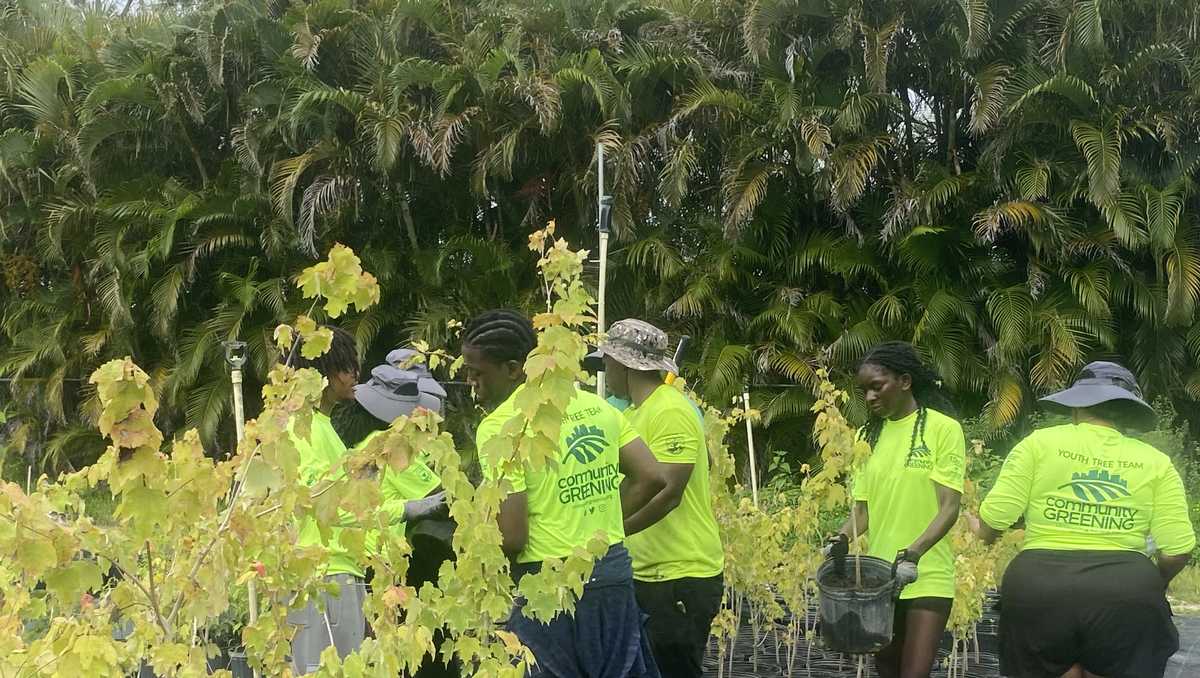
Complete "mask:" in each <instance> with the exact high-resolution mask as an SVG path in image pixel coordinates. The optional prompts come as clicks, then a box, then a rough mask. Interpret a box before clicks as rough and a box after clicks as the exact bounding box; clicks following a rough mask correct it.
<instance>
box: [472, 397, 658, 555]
mask: <svg viewBox="0 0 1200 678" xmlns="http://www.w3.org/2000/svg"><path fill="white" fill-rule="evenodd" d="M524 390H525V386H521V387H519V388H517V390H516V391H514V392H513V394H512V395H511V396H509V398H508V400H505V401H504V403H503V404H501V405H500V406H499V407H497V408H496V409H495V410H494V411H492V412H491V413H490V414H488V415H487V416H486V417H484V419H483V421H482V422H480V424H479V430H478V431H477V432H476V434H475V442H476V445H477V446H478V449H479V450H480V454H479V462H480V466H481V467H482V468H483V474H484V477H485V478H488V479H489V480H492V479H495V478H496V469H495V467H496V465H497V462H498V459H499V458H498V457H494V456H493V455H495V454H498V453H499V452H498V451H497V450H496V448H495V446H493V447H492V449H491V450H488V448H487V447H486V445H487V442H488V441H489V440H491V439H493V438H495V437H496V436H498V435H500V430H501V428H502V427H503V426H504V424H505V423H506V422H507V421H509V420H510V419H512V418H514V417H519V416H522V415H521V414H520V408H519V406H518V400H519V398H520V394H521V393H522V392H524ZM636 438H637V433H635V432H634V430H633V427H632V426H630V425H629V422H628V421H626V420H625V417H624V416H622V415H621V413H620V412H618V411H617V410H616V409H615V408H613V406H612V405H609V404H608V403H606V402H604V400H603V399H601V398H600V397H599V396H597V395H596V394H594V393H588V392H586V391H577V392H576V394H575V397H574V398H572V399H571V402H570V403H569V404H568V405H567V408H566V416H564V417H563V420H562V429H561V431H560V433H559V452H560V454H559V456H558V464H556V465H555V464H547V465H546V466H544V467H543V468H541V469H533V468H529V467H525V468H522V469H518V470H514V471H511V472H508V473H505V474H504V477H505V478H507V479H508V481H509V482H510V483H512V491H513V492H525V493H526V495H527V497H526V498H527V500H528V503H529V541H528V543H526V545H525V550H523V551H521V553H520V555H519V556H518V557H517V562H519V563H536V562H541V561H544V560H546V559H547V558H566V557H567V556H569V555H571V554H572V553H573V552H574V550H575V548H576V547H577V546H586V545H587V543H588V542H589V541H591V539H592V538H593V537H595V536H596V533H597V532H603V533H605V534H606V535H607V537H608V543H609V545H610V546H611V545H612V544H618V543H620V542H622V541H623V540H624V539H625V525H624V522H623V518H622V516H621V480H622V478H624V476H623V475H622V474H621V468H620V449H621V447H622V446H624V445H627V444H629V443H630V442H632V441H633V440H635V439H636Z"/></svg>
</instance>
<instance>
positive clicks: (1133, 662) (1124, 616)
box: [1000, 550, 1179, 678]
mask: <svg viewBox="0 0 1200 678" xmlns="http://www.w3.org/2000/svg"><path fill="white" fill-rule="evenodd" d="M1178 649H1179V633H1178V631H1177V630H1176V629H1175V624H1174V622H1172V621H1171V607H1170V605H1169V604H1168V603H1167V598H1166V590H1165V585H1164V583H1163V579H1162V575H1160V574H1159V572H1158V568H1157V567H1156V566H1155V565H1154V563H1152V562H1151V561H1150V559H1149V558H1147V557H1146V556H1144V555H1142V554H1140V553H1133V552H1129V551H1045V550H1032V551H1023V552H1021V553H1020V554H1019V555H1018V556H1017V557H1016V558H1015V559H1014V560H1013V562H1012V564H1011V565H1009V566H1008V571H1007V572H1005V573H1004V581H1003V583H1002V584H1001V587H1000V673H1001V674H1002V675H1005V676H1009V677H1010V678H1058V677H1059V676H1061V675H1062V674H1064V673H1066V672H1067V671H1068V670H1069V669H1070V668H1071V667H1072V666H1074V665H1075V664H1080V665H1082V666H1083V668H1084V669H1086V670H1088V671H1089V672H1091V673H1094V674H1096V675H1100V676H1104V677H1105V678H1161V676H1162V675H1163V673H1164V671H1165V670H1166V665H1167V659H1169V658H1170V657H1171V655H1173V654H1175V651H1176V650H1178Z"/></svg>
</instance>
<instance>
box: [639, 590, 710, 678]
mask: <svg viewBox="0 0 1200 678" xmlns="http://www.w3.org/2000/svg"><path fill="white" fill-rule="evenodd" d="M634 590H635V591H636V592H637V601H638V605H639V606H640V607H641V608H642V612H645V613H646V614H647V615H649V617H650V618H649V620H648V621H647V622H646V632H647V634H648V635H649V636H650V646H651V647H652V648H653V650H654V660H655V661H656V662H657V663H658V669H659V671H661V672H662V675H663V678H700V676H701V675H703V673H704V667H703V664H704V650H705V649H706V648H707V647H708V636H709V632H710V631H711V629H712V621H713V618H714V617H716V616H717V613H718V612H720V611H721V598H722V596H723V595H724V593H725V580H724V578H723V577H722V576H721V575H717V576H715V577H707V578H704V579H697V578H691V577H688V578H684V579H672V580H669V581H655V582H648V581H635V582H634Z"/></svg>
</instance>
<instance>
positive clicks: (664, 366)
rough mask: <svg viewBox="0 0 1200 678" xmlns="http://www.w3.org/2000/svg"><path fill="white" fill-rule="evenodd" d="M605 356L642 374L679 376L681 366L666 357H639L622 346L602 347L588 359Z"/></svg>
mask: <svg viewBox="0 0 1200 678" xmlns="http://www.w3.org/2000/svg"><path fill="white" fill-rule="evenodd" d="M605 356H608V357H609V358H612V359H613V360H615V361H617V362H618V363H621V364H622V365H624V366H625V367H628V368H629V369H631V370H639V371H641V372H671V373H673V374H679V366H678V365H676V364H675V361H674V360H671V359H670V358H667V357H665V356H663V357H661V358H653V357H648V356H645V355H639V354H638V353H637V352H635V351H632V350H628V349H624V348H622V347H620V346H603V345H602V346H600V348H598V349H596V350H595V351H593V352H592V353H589V354H588V356H587V358H588V359H591V358H597V359H603V358H604V357H605Z"/></svg>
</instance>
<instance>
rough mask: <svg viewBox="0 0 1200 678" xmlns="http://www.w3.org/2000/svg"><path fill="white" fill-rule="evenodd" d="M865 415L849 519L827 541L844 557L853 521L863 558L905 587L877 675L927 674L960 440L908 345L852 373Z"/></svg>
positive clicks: (941, 629)
mask: <svg viewBox="0 0 1200 678" xmlns="http://www.w3.org/2000/svg"><path fill="white" fill-rule="evenodd" d="M858 385H859V388H860V389H861V390H862V392H863V396H864V398H865V400H866V403H867V407H868V408H869V409H870V411H871V417H870V419H869V420H868V421H867V424H866V426H864V427H863V430H862V432H861V435H862V437H863V438H864V439H865V440H866V441H867V442H868V443H869V444H870V445H871V456H870V458H869V459H868V460H867V462H866V464H865V465H864V466H863V467H862V468H861V469H860V470H859V472H858V474H857V476H856V477H855V478H854V507H853V509H852V510H853V511H854V516H853V518H854V520H853V521H851V520H847V521H846V524H845V525H843V526H842V529H841V531H840V532H838V534H837V535H835V536H834V537H833V539H831V540H830V545H829V548H828V552H829V553H830V554H831V555H833V556H834V557H835V558H839V557H843V556H845V554H846V552H847V544H848V542H849V540H850V537H851V536H852V532H853V530H854V529H855V526H856V525H855V523H856V524H857V530H858V533H859V534H866V535H867V541H868V544H869V546H868V555H870V556H874V557H876V558H882V559H884V560H889V561H893V560H894V563H895V569H896V578H897V583H898V584H900V585H901V586H903V588H902V589H901V591H900V599H899V600H898V601H897V603H896V609H895V617H894V621H893V637H892V641H891V643H889V644H888V645H887V646H886V647H884V648H883V649H882V650H880V651H879V652H878V653H877V654H876V655H875V664H876V668H877V670H878V671H879V675H880V676H882V677H883V678H890V677H895V676H903V678H918V677H927V676H929V672H930V671H931V670H932V668H933V662H934V659H935V658H936V657H937V649H938V645H939V644H940V643H941V639H942V635H943V633H945V630H946V622H947V621H948V620H949V618H950V608H951V605H952V604H953V602H954V554H953V553H952V552H951V549H950V542H949V540H947V539H945V536H946V535H947V534H948V533H949V532H950V529H951V528H952V527H953V526H954V523H955V522H957V520H958V513H959V506H960V503H961V500H962V489H963V475H964V473H965V467H966V452H967V445H966V438H965V436H964V435H963V430H962V426H961V425H959V423H958V422H957V421H955V420H954V419H953V417H952V416H951V413H952V412H953V407H952V406H951V404H950V402H949V399H948V398H946V396H945V394H943V393H942V391H941V384H940V380H939V379H938V377H937V375H936V374H935V373H934V372H933V371H932V370H930V369H929V368H928V367H926V366H925V365H923V364H922V363H921V359H920V356H918V355H917V352H916V350H915V349H914V348H913V347H912V345H910V344H907V343H904V342H898V341H893V342H885V343H883V344H879V345H878V346H876V347H874V348H873V349H871V351H870V352H869V353H868V354H867V356H866V357H865V358H863V359H862V362H861V363H860V364H859V369H858Z"/></svg>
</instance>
